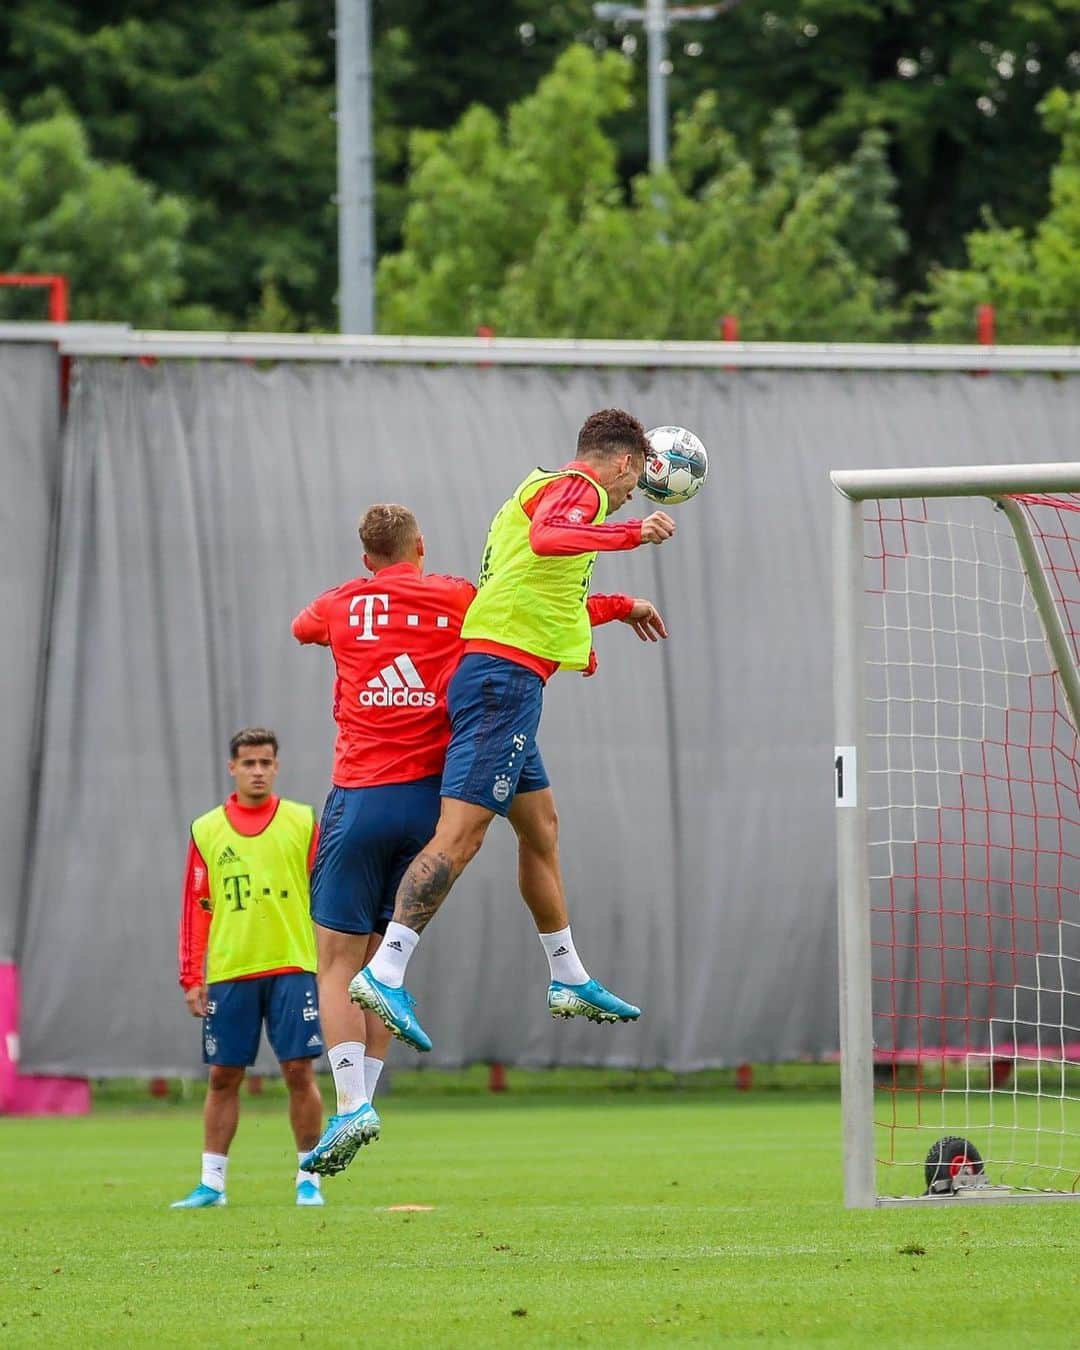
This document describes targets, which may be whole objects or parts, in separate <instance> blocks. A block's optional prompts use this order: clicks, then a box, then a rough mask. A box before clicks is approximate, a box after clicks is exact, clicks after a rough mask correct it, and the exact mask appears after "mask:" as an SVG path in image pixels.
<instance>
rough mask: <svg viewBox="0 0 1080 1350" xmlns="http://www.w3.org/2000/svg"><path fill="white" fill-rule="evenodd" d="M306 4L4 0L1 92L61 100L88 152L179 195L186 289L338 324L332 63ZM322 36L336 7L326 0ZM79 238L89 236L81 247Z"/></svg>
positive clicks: (241, 317)
mask: <svg viewBox="0 0 1080 1350" xmlns="http://www.w3.org/2000/svg"><path fill="white" fill-rule="evenodd" d="M316 8H319V7H318V6H315V5H314V4H312V3H311V2H310V0H308V2H307V3H302V0H274V2H273V3H266V0H213V3H210V2H209V0H103V2H102V3H97V4H94V5H92V6H91V5H85V4H79V3H76V2H75V0H12V3H10V4H7V5H5V6H4V7H3V10H2V12H0V51H3V50H5V49H7V50H9V51H10V53H11V57H10V58H9V59H8V60H6V61H3V60H0V94H2V95H4V96H5V97H6V98H7V100H8V102H9V105H10V106H12V107H13V108H15V109H16V110H17V111H18V112H19V113H20V114H21V115H22V116H23V117H24V118H25V117H26V116H29V115H34V114H36V113H38V112H40V110H41V108H42V106H47V107H49V108H50V109H52V108H55V107H56V106H57V102H58V100H61V101H63V102H64V103H66V104H67V105H68V106H70V107H72V108H73V109H74V110H75V111H76V112H77V113H78V115H79V116H80V118H81V119H82V121H83V123H84V125H85V127H86V132H87V135H88V137H89V141H90V146H91V150H92V153H93V154H94V155H96V156H98V157H100V158H102V159H105V160H109V161H113V162H120V163H124V164H127V165H129V166H130V167H131V169H133V170H134V172H135V173H137V174H138V175H139V176H140V177H142V178H145V179H148V180H149V181H151V182H153V183H154V184H156V185H157V186H158V187H159V188H160V189H161V190H162V191H164V192H166V193H168V194H171V195H172V196H175V197H179V198H182V199H183V200H184V201H185V202H187V204H188V209H189V211H190V217H191V219H190V228H189V231H188V238H187V244H186V246H185V248H184V250H183V256H182V267H183V274H184V278H185V280H186V283H187V286H188V289H189V291H190V292H191V293H192V294H193V295H197V296H198V297H199V298H200V299H201V300H203V301H205V302H206V303H207V304H209V305H211V306H212V307H213V308H214V309H216V310H218V311H219V312H220V314H221V315H222V316H223V317H224V318H226V319H227V320H228V321H231V322H234V323H238V324H242V323H244V322H245V320H246V319H247V318H248V317H249V315H251V314H252V312H253V311H255V310H256V309H257V308H258V307H260V306H263V305H264V304H265V299H266V296H267V295H270V294H272V295H273V296H274V297H275V301H274V307H275V310H276V311H277V312H281V313H283V314H287V315H288V316H289V317H290V319H291V321H293V322H302V323H304V324H310V325H313V326H319V325H323V326H325V325H327V324H332V323H333V322H334V318H335V316H334V293H335V291H336V289H337V259H336V211H335V208H334V204H333V200H332V198H333V193H334V185H335V128H334V122H333V120H332V116H331V114H332V111H333V104H334V94H333V70H332V67H330V68H329V69H328V68H327V65H326V62H325V59H324V56H325V51H326V50H328V49H329V39H328V38H326V39H324V40H325V42H326V44H327V47H326V48H324V49H323V51H322V52H316V51H314V50H313V46H312V42H311V41H310V39H309V36H308V32H307V29H306V28H305V24H307V25H309V26H313V25H314V22H315V19H314V12H315V10H316ZM321 9H322V10H323V11H324V15H323V31H324V33H325V31H326V30H327V29H329V28H330V27H332V14H333V6H332V5H323V6H321ZM88 246H90V245H89V241H88Z"/></svg>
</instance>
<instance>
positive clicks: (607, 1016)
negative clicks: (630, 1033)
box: [548, 980, 641, 1022]
mask: <svg viewBox="0 0 1080 1350" xmlns="http://www.w3.org/2000/svg"><path fill="white" fill-rule="evenodd" d="M548 1011H549V1012H550V1013H551V1015H552V1017H587V1018H588V1019H589V1021H590V1022H636V1021H637V1019H638V1018H639V1017H640V1016H641V1009H640V1008H635V1007H634V1005H633V1004H632V1003H625V1002H624V1001H623V1000H622V999H621V998H619V997H618V995H616V994H613V993H612V992H611V990H610V989H605V988H604V986H603V985H602V984H601V983H600V981H599V980H587V981H586V982H585V983H584V984H563V982H562V980H552V981H551V984H550V985H549V986H548Z"/></svg>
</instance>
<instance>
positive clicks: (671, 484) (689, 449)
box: [638, 427, 709, 506]
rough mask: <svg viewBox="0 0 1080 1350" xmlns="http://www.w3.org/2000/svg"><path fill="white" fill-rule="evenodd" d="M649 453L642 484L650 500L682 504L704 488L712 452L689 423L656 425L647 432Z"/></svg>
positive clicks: (640, 479)
mask: <svg viewBox="0 0 1080 1350" xmlns="http://www.w3.org/2000/svg"><path fill="white" fill-rule="evenodd" d="M645 436H646V439H647V440H648V442H649V447H650V448H649V453H648V454H647V455H646V456H645V472H644V473H643V474H642V475H641V477H640V478H639V479H638V487H639V488H640V489H641V491H642V493H643V494H644V495H645V496H646V497H648V498H649V500H650V501H654V502H659V503H660V504H661V506H678V504H679V503H680V502H688V501H689V500H690V498H691V497H696V496H697V494H698V493H699V492H700V491H701V485H702V483H704V482H705V479H706V478H707V477H708V474H709V456H708V455H707V454H706V453H705V447H704V446H703V445H702V443H701V442H700V441H699V440H698V438H697V437H696V436H695V435H694V433H693V432H692V431H687V429H686V428H685V427H653V429H652V431H647V432H646V433H645Z"/></svg>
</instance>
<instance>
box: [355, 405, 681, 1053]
mask: <svg viewBox="0 0 1080 1350" xmlns="http://www.w3.org/2000/svg"><path fill="white" fill-rule="evenodd" d="M647 450H648V441H647V439H646V437H645V431H644V428H643V427H642V425H641V423H640V422H639V421H638V420H637V418H636V417H632V416H631V415H630V414H629V413H627V412H623V411H622V410H621V409H619V408H605V409H603V410H602V411H600V412H596V413H593V414H592V416H591V417H589V418H587V419H586V421H585V423H584V425H583V426H582V428H581V430H580V431H579V433H578V440H577V454H576V456H575V458H574V459H573V460H572V461H571V462H570V463H568V464H565V465H564V466H563V467H562V468H561V469H554V470H546V469H537V470H536V471H535V472H534V473H531V474H529V476H528V477H527V478H526V479H525V480H524V481H523V482H522V483H521V484H520V485H519V486H518V488H517V490H516V491H515V492H514V493H513V494H512V496H511V497H510V498H509V499H508V500H507V501H506V502H505V504H504V505H503V506H502V507H501V509H500V510H499V512H498V513H497V515H496V516H495V519H494V520H493V521H492V523H491V529H490V531H489V533H488V538H487V544H486V546H485V549H484V557H483V562H482V564H481V568H480V579H479V585H478V589H477V594H476V598H475V599H474V600H473V602H472V604H471V606H470V607H469V610H468V613H467V614H466V616H465V623H464V625H463V626H462V630H461V634H462V637H463V638H465V640H466V641H465V655H464V657H463V658H462V661H461V664H460V665H459V666H458V669H457V673H456V674H455V675H454V678H453V680H452V681H451V683H450V687H449V692H448V697H447V707H448V711H449V713H450V727H451V731H450V745H449V748H448V749H447V753H446V765H445V768H444V770H443V778H442V789H441V793H442V808H441V812H440V815H439V823H438V827H437V829H436V832H435V835H434V837H433V838H432V839H431V841H430V842H429V843H428V844H427V845H426V847H425V848H424V850H423V851H422V852H421V853H420V854H419V855H418V856H417V857H416V858H415V860H414V861H413V863H412V864H411V866H410V867H409V869H408V870H407V871H406V873H405V875H404V877H403V878H402V881H401V885H400V886H399V888H398V892H397V897H396V901H395V906H394V917H393V920H392V921H391V922H390V923H389V924H388V926H387V929H386V935H385V937H384V939H383V942H382V945H381V946H380V948H379V949H378V951H377V952H376V953H375V954H374V956H373V957H372V958H371V960H370V961H369V963H368V964H367V965H366V966H365V967H364V968H363V970H361V971H359V972H358V973H357V975H356V976H355V977H354V979H353V981H352V983H351V984H350V986H349V993H350V997H351V998H352V999H353V1000H354V1001H355V1002H357V1003H359V1004H361V1005H362V1006H363V1007H365V1008H369V1009H370V1010H371V1011H372V1012H374V1013H376V1014H377V1015H378V1016H379V1017H380V1018H382V1020H383V1022H384V1023H385V1024H386V1025H387V1026H388V1027H389V1028H390V1030H391V1031H392V1032H393V1033H394V1035H395V1036H397V1037H398V1038H399V1039H400V1040H403V1041H405V1042H406V1043H407V1044H409V1045H412V1046H413V1047H415V1048H416V1049H417V1050H430V1049H431V1039H430V1037H429V1036H428V1035H427V1033H426V1032H425V1031H424V1029H423V1027H422V1026H421V1025H420V1022H419V1020H418V1018H417V1016H416V1012H415V1008H414V1004H413V1000H412V997H411V995H410V994H409V993H408V991H407V990H406V989H405V987H404V980H405V969H406V966H407V964H408V961H409V958H410V956H411V955H412V952H413V951H414V950H415V948H416V945H417V943H418V941H419V939H420V934H421V933H422V932H423V930H424V928H425V927H426V926H427V924H428V923H429V922H430V920H431V918H432V916H433V915H434V914H435V912H436V911H437V910H438V908H439V906H440V905H441V904H442V902H443V900H444V899H445V898H446V896H447V893H448V892H449V890H450V888H451V886H452V885H453V884H454V882H455V881H456V879H457V878H458V876H460V874H461V872H462V870H463V869H464V868H465V866H466V865H467V864H468V862H469V860H470V859H471V858H472V857H473V856H474V855H475V854H476V852H477V850H478V849H479V848H480V845H481V843H482V842H483V839H484V835H485V833H486V831H487V828H488V826H489V825H490V823H491V821H492V820H493V819H494V817H495V816H496V815H502V816H506V817H507V819H508V820H509V821H510V824H511V825H512V826H513V828H514V831H515V832H516V834H517V837H518V860H519V872H518V880H519V886H520V890H521V895H522V898H523V899H524V900H525V903H526V904H527V905H528V907H529V909H530V910H531V912H532V915H533V918H534V920H535V922H536V927H537V930H538V932H539V935H540V941H541V942H542V943H543V946H544V950H545V952H546V953H547V958H548V965H549V969H550V974H551V983H550V985H549V986H548V1007H549V1009H550V1011H551V1013H552V1014H553V1015H554V1016H556V1017H576V1016H583V1017H587V1018H589V1019H590V1020H591V1021H595V1022H617V1021H623V1022H630V1021H634V1020H635V1019H636V1018H638V1017H639V1016H640V1015H641V1010H640V1009H639V1008H637V1007H635V1006H634V1004H632V1003H627V1002H626V1001H625V1000H624V999H621V998H619V997H618V995H616V994H613V993H612V992H611V991H610V990H608V989H605V988H604V986H603V985H602V984H601V983H600V982H599V981H598V980H595V979H592V978H591V977H590V976H589V973H588V971H587V970H586V969H585V966H584V965H583V964H582V961H581V958H580V956H579V955H578V952H577V949H576V948H575V946H574V940H573V937H572V935H571V932H570V920H569V915H568V910H567V904H566V894H565V891H564V888H563V880H562V871H561V868H560V866H559V849H558V817H557V816H556V813H555V798H554V796H553V794H552V791H551V785H550V783H549V781H548V777H547V773H546V771H545V769H544V764H543V760H542V759H541V757H540V751H539V748H538V746H537V744H536V731H537V727H538V726H539V723H540V712H541V708H542V704H543V690H544V685H545V683H546V682H547V680H548V679H550V677H551V676H552V675H553V674H555V672H556V671H558V670H578V671H583V672H584V673H585V674H591V673H592V671H593V670H594V669H595V659H594V656H593V652H592V628H593V626H595V625H596V624H599V623H606V622H607V621H609V620H611V619H619V620H622V621H623V622H624V623H627V624H629V625H630V626H631V627H632V628H633V629H634V631H635V632H636V633H637V635H638V637H639V638H641V639H642V640H643V641H653V642H655V641H657V640H658V639H660V638H666V637H667V630H666V628H665V627H664V622H663V620H662V619H661V617H660V615H659V614H658V613H657V611H656V608H655V607H654V606H653V605H652V604H651V603H650V602H649V601H648V600H639V599H634V598H633V597H631V596H628V595H611V596H590V595H589V582H590V578H591V576H592V570H593V564H594V563H595V561H596V556H597V554H598V553H599V552H601V551H619V550H625V549H632V548H638V547H639V546H640V545H642V544H660V543H663V542H664V540H666V539H669V538H670V537H671V536H672V534H673V533H674V531H675V523H674V521H672V519H671V517H670V516H668V515H666V514H665V513H664V512H663V511H654V512H653V513H652V515H650V516H647V517H646V518H645V519H644V520H628V521H626V522H625V523H623V524H618V525H615V524H611V523H609V522H608V519H607V517H608V516H609V515H612V514H613V513H614V512H616V511H617V510H619V508H620V507H621V506H623V505H624V504H625V503H626V502H628V501H629V500H630V495H631V492H632V491H633V488H634V486H635V484H636V483H637V480H638V478H639V477H640V475H641V473H642V471H643V470H644V467H645V454H646V452H647Z"/></svg>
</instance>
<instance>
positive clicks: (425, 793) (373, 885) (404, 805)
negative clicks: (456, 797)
mask: <svg viewBox="0 0 1080 1350" xmlns="http://www.w3.org/2000/svg"><path fill="white" fill-rule="evenodd" d="M438 823H439V779H438V775H435V776H433V777H429V778H418V779H416V780H415V781H414V782H412V783H388V784H387V785H386V786H385V787H367V788H342V787H335V788H331V789H330V795H329V796H328V797H327V799H326V805H325V806H324V807H323V814H322V823H321V824H320V826H319V847H318V849H317V851H316V854H315V866H314V867H313V868H312V871H311V917H312V918H313V919H314V920H315V922H316V923H317V924H321V925H322V927H323V928H332V929H334V931H335V932H337V933H385V932H386V925H387V923H388V921H389V919H390V917H391V915H392V914H393V913H394V896H395V895H396V894H397V888H398V885H399V884H400V882H401V878H402V877H403V876H404V875H405V869H406V868H407V867H408V865H409V864H410V863H411V862H412V860H413V859H414V858H415V857H416V855H417V854H418V853H419V852H420V850H421V849H422V848H423V847H424V845H425V844H426V843H427V842H428V840H429V839H430V838H431V836H432V835H433V834H434V833H435V826H436V825H437V824H438Z"/></svg>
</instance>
